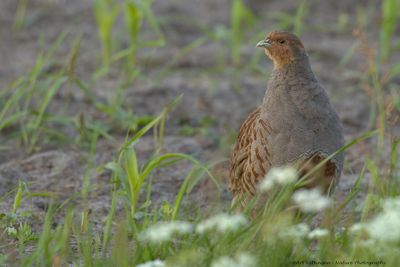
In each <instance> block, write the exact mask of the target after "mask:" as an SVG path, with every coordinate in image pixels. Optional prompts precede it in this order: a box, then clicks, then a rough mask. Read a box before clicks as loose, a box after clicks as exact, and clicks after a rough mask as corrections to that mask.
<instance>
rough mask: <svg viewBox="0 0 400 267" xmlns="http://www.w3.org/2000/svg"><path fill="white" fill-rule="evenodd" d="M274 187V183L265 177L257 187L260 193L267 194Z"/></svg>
mask: <svg viewBox="0 0 400 267" xmlns="http://www.w3.org/2000/svg"><path fill="white" fill-rule="evenodd" d="M274 186H275V181H274V180H272V179H269V178H267V177H265V178H264V179H263V180H262V181H261V182H260V185H259V186H258V187H259V189H260V190H261V191H262V192H267V191H269V190H271V189H272V188H274Z"/></svg>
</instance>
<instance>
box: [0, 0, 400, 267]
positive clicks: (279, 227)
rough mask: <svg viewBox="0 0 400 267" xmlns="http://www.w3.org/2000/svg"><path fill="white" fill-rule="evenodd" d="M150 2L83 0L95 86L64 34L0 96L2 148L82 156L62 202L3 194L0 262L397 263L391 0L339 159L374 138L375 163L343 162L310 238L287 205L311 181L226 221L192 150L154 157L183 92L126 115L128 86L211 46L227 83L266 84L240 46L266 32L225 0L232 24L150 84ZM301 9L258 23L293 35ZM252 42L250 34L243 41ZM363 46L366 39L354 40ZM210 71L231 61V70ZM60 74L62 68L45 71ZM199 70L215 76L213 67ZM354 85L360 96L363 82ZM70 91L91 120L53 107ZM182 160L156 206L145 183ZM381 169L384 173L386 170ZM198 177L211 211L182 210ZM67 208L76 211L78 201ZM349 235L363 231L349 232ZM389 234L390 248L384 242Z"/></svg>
mask: <svg viewBox="0 0 400 267" xmlns="http://www.w3.org/2000/svg"><path fill="white" fill-rule="evenodd" d="M152 3H153V1H135V0H125V1H113V0H96V1H94V2H93V12H94V17H95V21H96V25H97V30H98V35H99V42H100V44H101V50H100V51H93V53H95V54H96V55H98V56H99V58H101V61H102V64H101V66H100V67H98V68H97V69H95V70H94V71H93V73H91V75H90V77H91V79H90V78H89V79H83V78H81V76H80V75H79V73H77V72H78V70H77V64H78V59H79V57H80V53H81V49H82V47H81V46H82V45H84V42H83V41H82V36H72V37H73V38H72V39H73V41H72V42H71V43H68V41H67V40H68V38H67V37H71V36H70V35H69V34H67V33H62V34H60V36H59V38H58V39H57V40H56V41H55V42H54V44H53V45H52V46H51V47H50V48H47V49H46V48H43V49H42V50H41V51H42V52H39V53H38V55H37V57H36V59H35V64H34V66H33V67H32V69H31V70H30V71H29V72H28V73H26V74H25V75H21V77H20V78H19V79H17V80H16V81H15V82H13V83H11V84H9V86H7V87H5V88H2V89H1V90H0V133H1V137H4V138H2V139H1V140H0V149H1V150H0V151H1V153H8V152H11V151H12V150H13V149H20V150H23V151H24V155H26V156H27V155H29V154H30V153H34V152H36V151H41V150H44V149H46V148H48V147H49V146H50V147H54V146H55V147H60V148H68V149H69V148H70V149H76V150H79V151H80V152H82V153H85V155H86V156H85V161H84V162H83V163H82V164H86V167H85V169H84V172H83V174H82V186H81V188H80V190H79V191H78V192H76V193H75V194H74V195H73V196H71V197H70V198H69V199H67V200H65V201H64V202H63V203H61V204H60V203H58V202H57V201H56V196H55V194H54V193H53V192H35V191H34V189H33V186H32V185H31V184H29V183H26V182H23V181H22V180H20V181H19V182H18V186H17V187H16V188H15V189H14V190H12V191H11V192H9V193H7V194H6V195H5V196H0V203H1V202H2V201H3V200H4V199H8V198H10V197H11V196H12V197H11V198H12V199H14V201H13V204H12V205H10V207H9V209H8V212H6V213H4V214H0V251H2V252H1V253H0V265H1V266H3V265H5V264H11V265H13V264H15V266H55V267H58V266H68V265H69V264H72V265H73V266H136V265H139V264H141V263H145V262H149V261H155V260H157V259H159V260H160V261H162V262H164V265H163V266H212V267H217V266H246V267H252V266H293V265H295V266H311V265H316V263H317V262H320V263H322V262H324V263H326V264H327V263H331V264H330V266H347V265H349V266H350V265H351V266H356V265H357V264H358V265H364V266H367V265H374V264H375V266H377V265H379V266H381V265H382V266H383V265H385V266H397V265H398V263H399V262H400V256H399V255H400V253H399V250H400V243H399V242H400V240H399V238H400V234H398V230H396V229H398V225H400V214H399V210H400V204H399V202H400V200H399V198H400V194H399V191H398V186H399V184H398V183H399V179H400V177H399V168H400V166H399V159H398V153H399V144H400V140H399V138H398V137H396V136H390V135H389V134H388V131H387V129H388V127H389V125H387V116H388V115H387V111H388V110H389V107H390V106H389V103H388V102H387V96H388V94H387V92H389V91H390V96H391V97H392V104H391V105H392V106H391V108H392V109H393V110H394V111H397V112H399V111H400V104H399V103H400V100H399V99H400V95H399V93H398V89H399V87H398V85H397V84H396V82H395V81H394V80H393V78H395V77H396V76H397V75H398V74H399V73H400V64H398V63H391V62H390V60H389V59H390V56H391V55H393V53H395V52H397V51H398V47H396V45H395V44H394V43H393V40H394V37H395V33H396V29H397V22H398V16H399V13H398V12H396V11H397V7H398V6H399V3H398V1H396V0H385V1H382V5H381V10H382V14H381V16H382V21H381V24H380V25H379V29H378V31H379V38H377V40H379V43H378V44H377V45H378V46H377V47H364V49H372V50H373V51H374V53H367V54H365V53H364V58H365V60H366V62H367V63H368V64H367V65H368V69H366V70H365V72H364V73H362V75H361V76H362V77H360V81H361V82H362V86H365V87H366V88H368V90H367V93H368V96H369V97H370V103H369V105H370V110H371V113H370V121H369V123H370V124H369V126H370V130H371V131H370V132H366V133H363V134H362V133H360V136H359V137H358V138H355V139H354V140H352V141H350V142H349V143H348V145H346V146H345V147H343V149H342V150H349V149H352V148H353V146H354V145H359V146H360V147H362V146H363V145H365V144H368V143H369V142H372V140H377V141H376V144H377V145H376V147H374V152H373V153H372V154H371V155H368V154H365V155H359V156H360V157H362V156H363V157H365V160H364V165H363V166H362V167H361V171H355V170H354V169H353V167H352V166H347V165H348V164H346V173H347V174H353V175H355V176H356V177H357V179H356V182H355V185H354V186H353V188H352V189H351V190H350V192H348V193H347V195H346V196H345V197H344V198H343V199H342V200H336V201H334V202H333V204H332V205H330V206H329V207H328V208H327V209H324V210H323V211H321V212H320V216H321V222H320V223H319V224H318V228H320V229H319V231H314V232H313V231H312V230H311V229H309V228H312V227H311V226H312V225H313V227H314V225H315V224H314V223H312V221H313V217H314V214H313V213H311V214H306V213H303V214H299V213H298V212H296V210H295V209H293V208H292V195H293V194H294V193H295V191H296V190H297V189H298V187H299V186H300V185H302V183H304V182H307V181H306V178H307V177H303V179H302V180H300V181H298V182H289V183H287V184H279V185H275V187H273V188H272V189H271V191H268V194H269V198H268V202H267V203H266V204H265V206H263V208H262V210H261V211H260V213H259V214H257V216H255V218H253V219H251V216H250V214H249V213H250V210H251V209H250V208H249V209H248V210H246V211H245V212H244V214H241V215H238V214H236V215H235V213H234V212H233V211H231V209H230V208H229V204H227V203H225V202H223V201H222V200H220V199H222V197H221V196H220V195H219V194H220V192H221V191H222V189H221V188H222V187H223V186H222V185H221V184H220V181H219V180H218V177H214V174H213V173H212V172H211V171H210V169H212V166H213V164H210V163H203V162H201V161H199V160H198V159H196V158H195V157H194V156H193V155H188V154H184V153H180V152H179V151H174V152H165V151H164V150H163V144H164V138H165V132H166V128H168V127H166V125H167V117H168V116H172V115H171V114H173V113H171V111H172V110H173V109H174V108H175V107H176V106H177V105H180V104H181V103H180V100H181V98H182V96H177V98H176V99H175V100H174V101H172V102H171V103H170V104H168V105H166V106H165V107H164V108H163V109H162V110H161V111H160V113H159V114H148V115H144V116H138V115H137V114H136V113H135V108H136V107H131V103H127V99H126V95H127V90H129V89H131V88H132V87H133V86H135V85H136V84H135V82H136V81H137V80H139V79H144V80H145V79H150V80H151V79H154V80H157V81H158V82H160V81H162V80H163V79H164V78H165V77H167V76H168V75H169V74H170V73H171V71H172V69H173V68H174V67H175V65H176V64H177V63H178V62H179V61H180V60H181V59H183V58H185V57H186V56H187V55H189V54H190V53H193V52H196V49H198V48H199V47H200V46H202V45H204V44H205V43H207V42H210V41H213V42H221V43H222V44H224V45H227V44H228V53H227V54H228V58H229V59H230V62H231V63H233V64H232V65H231V66H230V67H229V69H228V70H227V72H228V74H229V73H230V75H231V76H232V79H233V80H234V81H236V80H237V79H242V77H243V76H240V75H238V74H239V73H243V72H245V73H246V74H251V73H252V72H251V71H248V69H249V67H248V66H245V65H249V66H251V67H250V69H251V70H252V71H254V70H256V71H257V72H258V73H262V75H263V77H264V76H265V72H266V71H265V67H263V66H261V65H260V58H261V56H260V55H262V53H258V54H257V55H255V56H254V57H253V58H250V59H245V58H244V57H243V56H242V54H241V51H242V50H241V49H242V48H243V47H244V46H245V45H248V44H249V43H250V42H251V43H253V42H254V44H255V43H256V41H257V40H258V38H259V37H260V36H264V35H265V32H264V31H265V29H262V32H261V30H260V29H255V30H252V27H254V26H256V25H257V23H256V22H257V20H258V19H260V18H258V17H256V16H255V15H254V14H252V13H251V12H250V10H249V9H248V8H247V7H246V6H245V5H244V3H243V1H241V0H235V1H232V3H231V6H230V23H229V24H228V25H227V26H226V27H225V26H220V27H219V28H218V30H215V32H213V31H210V30H209V29H203V30H204V32H205V35H204V36H200V37H198V38H196V39H194V40H192V41H190V42H189V43H188V44H186V45H184V46H182V47H181V50H180V51H179V53H176V54H175V55H174V56H173V57H172V58H170V60H169V61H168V62H167V63H166V64H165V65H163V66H162V67H161V70H160V71H159V72H158V73H155V74H154V73H151V74H150V75H155V76H146V75H147V73H146V69H145V68H144V67H143V66H142V65H141V62H140V59H139V57H138V55H139V54H140V53H142V52H143V53H147V52H144V51H148V49H149V48H151V49H150V50H152V49H154V50H152V51H151V52H149V54H146V56H149V57H151V53H154V51H157V48H158V47H160V46H163V45H165V44H166V42H167V39H166V37H165V36H164V34H163V32H162V30H161V26H160V25H162V20H163V18H160V17H158V16H157V15H156V14H154V13H153V12H154V11H153V10H152ZM311 8H312V6H311V5H310V2H308V1H301V2H300V3H299V4H298V6H297V7H296V9H295V11H294V12H293V14H287V13H281V12H272V13H271V12H269V13H267V14H266V15H267V16H268V17H269V16H271V17H272V18H274V19H275V21H276V24H275V25H271V26H269V25H268V28H269V27H271V28H282V29H289V30H292V31H294V32H295V33H297V34H299V35H300V34H302V33H303V32H304V31H307V29H309V28H308V25H307V23H306V17H307V16H308V15H310V14H311V10H312V9H311ZM368 8H370V7H368ZM358 10H359V11H358V13H359V14H358V15H357V20H358V22H356V23H358V24H359V25H357V26H359V28H360V29H361V31H362V30H365V28H366V27H367V26H368V23H369V21H368V19H367V17H368V16H367V14H366V11H365V10H366V9H365V8H364V7H363V8H359V9H358ZM27 12H28V13H29V9H27V1H22V0H21V1H19V4H18V9H17V14H16V17H15V24H14V27H15V28H16V29H18V30H23V28H24V26H25V17H26V15H27V14H26V13H27ZM261 16H262V15H261ZM118 19H121V20H123V22H124V27H123V29H122V30H121V29H119V28H118V29H117V28H116V25H117V21H118ZM338 20H339V22H338V24H339V26H340V25H341V26H340V27H338V29H339V28H340V29H342V30H345V28H347V27H349V25H351V20H350V19H348V18H347V17H343V16H342V17H339V19H338ZM144 25H147V27H148V30H150V31H151V32H152V34H153V35H152V38H150V39H143V36H142V31H143V27H144ZM369 26H370V25H369ZM397 30H398V29H397ZM118 31H121V32H122V33H121V32H118ZM338 31H339V30H338ZM121 36H123V37H121ZM248 36H255V37H254V38H253V37H252V38H250V39H249V40H246V38H248ZM261 38H262V37H261ZM363 38H364V37H363ZM253 39H254V40H253ZM359 40H361V41H364V43H366V41H367V39H362V38H361V37H359ZM123 41H126V42H127V43H128V46H127V47H124V48H122V47H121V44H122V43H123ZM63 44H64V45H65V44H66V45H69V46H70V47H71V48H70V50H69V52H68V54H67V56H66V58H65V60H64V61H63V62H66V63H62V64H59V59H56V56H55V54H56V53H57V52H59V50H60V47H61V45H63ZM356 47H357V46H356V45H354V46H352V47H351V48H350V49H349V52H348V53H347V54H345V55H344V56H343V60H342V61H341V62H340V63H339V64H338V66H339V68H345V67H346V65H347V64H348V63H349V61H350V60H351V59H352V57H353V56H354V54H355V52H356V50H357V49H356ZM372 50H368V51H372ZM365 55H367V56H366V57H365ZM371 55H373V56H371ZM211 56H215V55H210V57H211ZM216 56H219V55H216ZM221 58H223V56H222V57H221ZM219 64H221V65H223V64H227V65H228V62H223V61H221V62H220V63H219ZM59 65H61V67H56V68H52V67H54V66H59ZM111 69H116V70H117V71H116V72H117V73H118V74H117V80H118V83H117V84H116V86H115V88H112V90H113V93H112V94H110V96H108V97H107V98H106V99H100V98H99V97H98V96H97V95H96V94H95V93H94V92H95V91H94V90H95V89H96V87H97V86H98V85H101V83H102V82H103V81H104V79H106V78H107V75H108V74H110V72H111V71H110V70H111ZM207 71H208V72H210V74H214V75H215V73H212V72H213V71H214V70H207ZM113 75H114V73H113ZM233 84H234V82H233ZM357 86H360V87H361V84H360V85H357ZM68 90H80V91H81V93H82V94H83V95H84V97H85V102H86V104H87V106H88V108H90V109H91V110H93V111H95V112H96V113H97V115H98V117H100V118H101V119H99V118H98V117H97V116H91V114H87V113H83V112H80V113H77V114H74V115H65V111H67V110H68V105H70V104H73V101H71V100H68V98H63V100H62V102H61V104H60V101H59V96H60V93H61V92H63V91H67V92H68ZM215 90H218V88H216V89H215ZM55 107H56V108H55ZM160 108H162V107H160ZM215 120H216V118H213V117H205V118H204V119H203V120H202V121H201V122H200V125H199V126H198V127H191V126H182V128H180V129H176V130H178V131H177V132H180V133H181V134H186V135H195V134H199V135H203V136H206V138H208V128H210V127H213V123H214V121H215ZM174 130H175V129H174ZM71 132H73V134H71ZM121 132H122V133H126V135H125V139H124V140H123V141H122V143H121V141H119V140H120V139H118V136H119V137H121ZM150 134H153V136H154V151H153V153H152V154H151V155H150V156H148V157H147V158H143V156H142V155H139V153H138V150H137V145H138V144H139V143H140V142H141V140H142V138H143V137H145V136H146V135H147V136H148V135H150ZM220 138H221V139H223V138H224V137H220ZM101 141H107V143H108V144H112V145H113V147H115V149H114V151H112V152H113V155H114V158H113V160H112V161H110V162H108V163H105V164H104V165H101V166H96V165H95V156H96V154H97V153H98V150H99V146H100V142H101ZM385 144H386V148H390V149H389V150H390V151H389V152H388V151H386V150H385V149H384V148H385V146H384V145H385ZM181 161H187V162H190V163H191V164H192V169H191V170H190V171H188V173H186V174H184V177H180V178H182V183H181V184H179V185H177V194H176V196H175V197H174V199H173V200H171V201H170V202H167V201H164V202H162V203H153V202H152V201H154V199H153V198H152V193H153V191H154V187H153V185H154V183H156V182H157V181H158V179H162V178H163V177H162V176H161V175H155V170H157V169H161V168H168V167H175V168H178V167H179V165H176V164H178V163H179V162H181ZM384 161H386V162H388V164H386V165H383V163H382V162H384ZM94 169H98V170H102V171H107V172H108V173H109V176H110V184H111V185H112V189H111V190H110V192H109V197H110V203H108V204H109V207H110V208H109V210H108V213H107V214H106V216H105V217H104V218H98V217H96V216H95V215H93V214H91V212H90V209H89V206H90V204H91V203H90V201H91V190H92V185H93V183H94V182H95V181H92V180H91V178H92V176H91V175H92V173H93V170H94ZM1 175H3V174H1ZM20 178H21V179H22V177H20ZM204 179H209V180H210V183H209V184H211V186H212V187H214V188H215V196H214V198H215V203H207V205H208V206H210V211H207V212H204V211H203V210H201V209H200V207H199V206H201V205H200V204H203V203H191V204H187V203H185V201H184V200H185V198H188V199H190V196H191V193H192V192H193V190H194V188H195V187H196V185H199V183H200V182H201V181H203V180H204ZM366 179H369V180H368V182H367V181H366ZM365 184H367V185H366V188H365V187H364V185H365ZM363 190H366V191H367V193H366V196H365V202H364V203H363V205H362V206H355V205H356V203H357V198H358V197H359V194H360V193H362V191H363ZM37 197H41V198H46V201H47V203H49V207H48V208H47V211H46V216H45V217H44V218H39V219H38V218H36V219H35V220H34V219H32V218H33V217H34V214H33V213H32V211H29V210H25V211H23V210H22V209H21V205H22V204H24V203H29V202H31V200H32V199H34V198H37ZM260 197H261V196H260ZM388 199H389V200H390V199H392V200H393V199H397V202H396V203H397V204H396V203H394V202H393V203H392V202H385V201H387V200H388ZM73 203H79V206H78V205H76V204H73ZM212 206H218V207H219V208H218V209H217V210H218V212H221V213H222V214H215V213H216V212H215V210H214V209H213V208H212ZM221 207H222V208H221ZM345 210H346V212H347V214H346V215H345V216H344V215H343V212H344V211H345ZM56 218H57V219H56ZM59 218H61V219H59ZM37 220H39V221H40V229H39V230H37V229H36V228H37ZM360 224H361V225H360ZM357 225H358V226H357ZM356 227H358V228H361V229H360V230H358V231H355V230H354V228H356ZM160 229H161V230H160ZM385 230H386V232H385ZM157 231H159V232H157ZM396 235H398V236H396ZM393 237H397V238H398V239H397V240H392V239H391V238H393ZM9 251H12V253H11V252H10V253H8V252H9ZM14 257H15V258H14Z"/></svg>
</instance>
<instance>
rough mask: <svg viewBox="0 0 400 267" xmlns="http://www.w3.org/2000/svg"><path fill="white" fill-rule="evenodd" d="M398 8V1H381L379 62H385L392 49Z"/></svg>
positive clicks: (399, 6)
mask: <svg viewBox="0 0 400 267" xmlns="http://www.w3.org/2000/svg"><path fill="white" fill-rule="evenodd" d="M399 8H400V2H399V1H398V0H384V1H382V23H381V28H380V53H381V60H382V61H386V60H387V59H388V57H389V56H390V54H391V52H392V49H393V41H392V39H393V35H394V33H395V31H396V28H398V27H397V24H398V23H397V22H398V17H399V16H400V14H399V11H398V10H399Z"/></svg>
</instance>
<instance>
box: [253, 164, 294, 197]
mask: <svg viewBox="0 0 400 267" xmlns="http://www.w3.org/2000/svg"><path fill="white" fill-rule="evenodd" d="M296 179H297V172H296V170H295V169H293V168H291V167H277V168H272V169H271V170H270V171H269V172H268V173H267V174H266V175H265V178H264V179H263V180H262V181H261V182H260V185H259V189H260V190H261V191H263V192H266V191H269V190H271V189H272V188H273V187H275V186H276V185H281V186H284V185H287V184H290V183H293V182H295V181H296Z"/></svg>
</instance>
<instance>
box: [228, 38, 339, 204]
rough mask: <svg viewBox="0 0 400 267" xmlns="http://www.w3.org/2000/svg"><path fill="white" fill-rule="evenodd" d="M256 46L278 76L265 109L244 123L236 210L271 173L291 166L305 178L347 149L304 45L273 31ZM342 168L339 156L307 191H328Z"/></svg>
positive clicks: (235, 179)
mask: <svg viewBox="0 0 400 267" xmlns="http://www.w3.org/2000/svg"><path fill="white" fill-rule="evenodd" d="M257 46H259V47H263V48H264V49H265V53H266V54H267V55H268V57H270V58H271V59H272V61H273V62H274V70H273V72H272V75H271V77H270V80H269V82H268V87H267V91H266V93H265V97H264V99H263V102H262V104H261V105H260V106H259V107H258V108H256V109H255V110H254V111H253V112H252V113H251V114H250V115H249V116H248V118H247V119H246V120H245V121H244V123H243V125H242V126H241V128H240V131H239V135H238V138H237V141H236V145H235V147H234V150H233V152H232V155H231V171H230V189H231V191H232V192H233V194H234V200H233V202H234V203H233V204H235V202H236V200H237V199H239V198H241V197H242V196H244V195H245V194H246V195H249V196H252V195H254V194H255V193H256V187H257V183H258V182H259V181H260V180H261V179H263V178H264V176H265V174H266V173H267V172H268V171H269V170H270V169H271V168H272V167H277V166H284V165H292V166H294V167H296V168H298V169H299V173H300V175H303V174H305V173H307V172H308V171H309V170H310V169H312V168H313V167H314V166H315V165H316V164H318V163H320V162H321V161H323V160H324V159H325V158H326V157H327V156H329V155H331V154H333V153H334V152H336V151H337V150H338V149H340V148H341V147H342V146H343V145H344V139H343V133H342V127H341V124H340V121H339V117H338V116H337V114H336V112H335V110H334V109H333V107H332V105H331V104H330V101H329V98H328V95H327V94H326V92H325V90H324V89H323V88H322V86H321V85H320V84H319V82H318V81H317V79H316V78H315V76H314V73H313V72H312V70H311V67H310V63H309V60H308V56H307V54H306V52H305V50H304V47H303V44H302V43H301V41H300V40H299V39H298V38H297V37H296V36H295V35H293V34H291V33H289V32H281V31H275V32H272V33H270V34H269V35H268V36H267V38H266V39H265V40H263V41H261V42H259V43H258V45H257ZM342 168H343V154H342V153H339V154H337V155H336V156H335V157H333V158H332V159H331V160H329V161H328V162H327V163H326V164H324V166H323V167H322V168H321V169H319V170H318V171H316V172H315V173H313V175H312V182H311V183H310V184H309V185H308V186H310V187H315V186H319V187H321V188H322V189H323V190H325V191H327V190H328V188H330V187H331V186H332V185H333V184H334V183H335V182H336V181H337V180H338V179H339V177H340V173H341V171H342ZM245 199H247V198H245ZM245 202H246V201H244V202H243V203H242V206H244V205H246V203H245Z"/></svg>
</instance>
